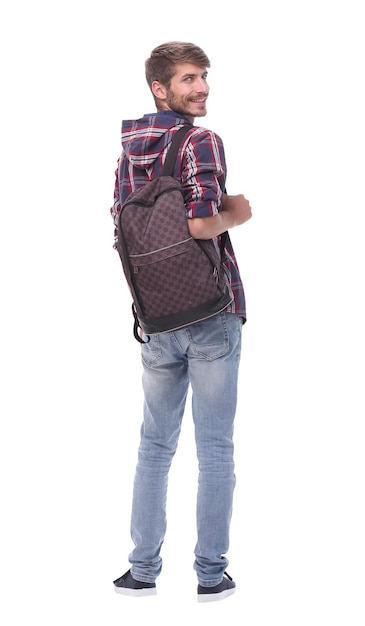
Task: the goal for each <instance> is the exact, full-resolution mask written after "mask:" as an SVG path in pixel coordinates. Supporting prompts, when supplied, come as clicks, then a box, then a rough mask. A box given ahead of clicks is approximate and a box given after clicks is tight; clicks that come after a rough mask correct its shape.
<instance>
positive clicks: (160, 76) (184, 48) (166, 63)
mask: <svg viewBox="0 0 365 626" xmlns="http://www.w3.org/2000/svg"><path fill="white" fill-rule="evenodd" d="M176 63H193V64H194V65H198V66H199V67H210V61H209V59H208V57H207V55H206V54H205V52H204V51H203V50H202V49H201V48H199V47H198V46H196V45H194V44H193V43H188V42H183V41H169V42H168V43H163V44H161V45H160V46H157V48H154V50H152V52H151V56H150V58H149V59H147V60H146V63H145V67H146V80H147V83H148V85H149V88H150V89H151V91H152V83H153V81H155V80H157V81H158V82H159V83H161V84H162V85H164V87H166V88H167V89H169V88H170V84H171V79H172V77H173V76H174V74H175V65H176ZM152 95H153V93H152ZM155 101H156V98H155Z"/></svg>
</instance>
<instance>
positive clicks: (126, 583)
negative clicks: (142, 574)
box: [114, 570, 156, 596]
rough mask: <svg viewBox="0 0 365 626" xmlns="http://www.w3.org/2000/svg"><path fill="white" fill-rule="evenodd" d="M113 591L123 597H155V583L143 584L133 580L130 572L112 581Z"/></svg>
mask: <svg viewBox="0 0 365 626" xmlns="http://www.w3.org/2000/svg"><path fill="white" fill-rule="evenodd" d="M114 589H115V591H116V592H117V593H122V594H124V595H125V596H154V595H156V583H144V582H142V581H141V580H135V578H133V576H132V574H131V570H128V572H126V573H125V574H123V576H121V577H120V578H117V580H114Z"/></svg>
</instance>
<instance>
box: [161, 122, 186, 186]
mask: <svg viewBox="0 0 365 626" xmlns="http://www.w3.org/2000/svg"><path fill="white" fill-rule="evenodd" d="M191 128H192V126H188V125H187V124H186V125H185V126H181V128H179V130H177V131H176V133H175V135H174V138H173V140H172V142H171V145H170V148H169V150H168V152H167V157H166V159H165V163H164V164H163V168H162V176H173V175H174V169H175V161H176V157H177V153H178V150H179V148H180V146H181V144H182V141H183V138H184V137H185V135H186V133H187V132H188V130H190V129H191Z"/></svg>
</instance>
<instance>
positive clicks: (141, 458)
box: [111, 42, 251, 601]
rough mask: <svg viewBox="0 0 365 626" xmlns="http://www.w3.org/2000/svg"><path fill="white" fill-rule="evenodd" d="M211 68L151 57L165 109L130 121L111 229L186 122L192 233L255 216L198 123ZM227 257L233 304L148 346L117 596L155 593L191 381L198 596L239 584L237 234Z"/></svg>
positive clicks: (195, 53) (193, 55)
mask: <svg viewBox="0 0 365 626" xmlns="http://www.w3.org/2000/svg"><path fill="white" fill-rule="evenodd" d="M208 67H210V62H209V59H208V57H207V56H206V54H205V53H204V52H203V50H201V49H200V48H199V47H197V46H195V45H193V44H191V43H183V42H169V43H166V44H163V45H161V46H158V47H157V48H155V49H154V50H153V51H152V53H151V56H150V58H149V59H147V61H146V78H147V82H148V85H149V87H150V89H151V91H152V95H153V97H154V101H155V104H156V108H157V112H156V113H152V114H148V115H144V117H142V118H141V119H138V120H128V121H124V122H123V125H122V147H123V151H122V155H121V157H120V158H121V168H120V178H119V176H118V171H117V173H116V183H115V195H114V205H113V207H112V209H111V214H112V217H113V219H114V223H115V225H116V224H117V219H118V214H119V211H120V207H121V204H122V203H123V202H124V201H125V200H126V198H127V196H128V194H129V193H130V192H131V191H134V190H135V189H138V188H139V187H140V186H142V185H143V184H144V183H145V182H146V181H147V180H149V179H151V178H153V177H154V176H158V175H159V174H160V172H161V169H162V165H163V163H164V160H165V158H166V153H167V150H168V148H169V145H170V143H171V140H172V138H173V136H174V133H175V132H176V131H177V130H178V129H179V128H180V127H181V126H182V125H184V124H190V125H191V130H189V131H188V133H187V135H186V136H185V139H184V141H183V144H182V146H181V148H180V151H179V154H178V158H177V164H176V168H175V177H176V178H178V179H179V180H180V182H181V184H182V187H183V192H184V200H185V206H186V216H187V219H188V227H189V231H190V234H191V236H192V237H193V238H195V239H212V243H213V245H218V244H219V236H220V235H221V234H222V233H223V232H225V231H226V230H228V229H231V228H233V227H234V226H238V225H240V224H243V223H244V222H246V221H247V220H248V219H250V217H251V207H250V204H249V202H248V201H247V200H246V199H245V198H244V196H243V195H236V196H229V195H227V194H223V193H222V189H224V188H225V179H226V163H225V155H224V147H223V143H222V140H221V139H220V137H218V135H216V134H215V133H213V132H212V131H210V130H207V129H205V128H202V127H200V126H194V120H195V118H197V117H203V116H205V115H206V112H207V110H206V103H207V98H208V94H209V87H208V84H207V68H208ZM115 234H116V231H115ZM224 264H225V267H226V270H227V275H228V276H229V279H230V283H231V289H232V293H233V296H234V298H233V301H232V304H231V305H230V306H229V307H228V308H227V309H226V310H225V311H224V312H222V313H218V314H216V315H214V316H213V317H211V318H209V319H206V320H204V321H202V322H197V323H195V324H191V325H190V326H188V327H186V328H183V329H180V330H177V331H171V332H167V333H159V334H156V335H151V337H150V341H149V342H148V343H143V344H142V347H141V350H142V364H143V378H142V382H143V390H144V419H143V424H142V428H141V439H140V445H139V451H138V463H137V468H136V473H135V480H134V493H133V502H132V515H131V536H132V540H133V543H134V549H133V550H132V552H131V553H130V555H129V562H130V564H131V568H130V569H129V570H128V571H127V572H126V573H125V574H124V575H123V576H121V577H120V578H118V579H117V580H115V581H114V586H115V590H116V591H117V592H119V593H123V594H126V595H136V596H139V595H151V594H154V593H155V592H156V582H155V581H156V579H157V577H158V575H159V574H160V572H161V567H162V559H161V556H160V551H161V546H162V543H163V541H164V536H165V531H166V496H167V481H168V474H169V469H170V465H171V462H172V459H173V456H174V454H175V451H176V448H177V444H178V438H179V434H180V428H181V421H182V418H183V414H184V409H185V402H186V397H187V392H188V388H189V385H191V389H192V413H193V420H194V427H195V442H196V451H197V456H198V461H199V485H198V495H197V511H196V519H197V543H196V546H195V561H194V569H195V571H196V574H197V579H198V589H197V591H198V600H199V601H208V600H219V599H222V598H224V597H226V596H228V595H230V594H231V593H233V592H234V591H235V583H234V582H233V580H232V579H231V577H230V576H229V575H228V574H227V572H226V567H227V565H228V559H227V557H226V556H225V554H226V553H227V551H228V547H229V529H230V522H231V514H232V501H233V491H234V486H235V473H234V459H233V425H234V417H235V412H236V401H237V379H238V368H239V361H240V353H241V334H242V324H243V323H244V322H245V320H246V307H245V296H244V290H243V286H242V282H241V278H240V274H239V269H238V267H237V262H236V259H235V255H234V252H233V248H232V244H231V241H230V238H229V237H228V240H227V245H226V252H225V258H224ZM180 582H181V581H180Z"/></svg>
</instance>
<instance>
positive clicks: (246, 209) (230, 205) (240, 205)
mask: <svg viewBox="0 0 365 626" xmlns="http://www.w3.org/2000/svg"><path fill="white" fill-rule="evenodd" d="M222 211H223V212H224V211H227V213H229V215H230V218H231V220H232V222H231V226H230V227H231V228H232V227H233V226H239V225H240V224H244V223H245V222H247V221H248V220H249V219H251V217H252V211H251V207H250V203H249V201H248V200H246V198H245V196H244V195H243V194H242V193H240V194H238V195H237V196H228V195H227V194H224V196H223V202H222ZM231 220H230V221H231Z"/></svg>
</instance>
